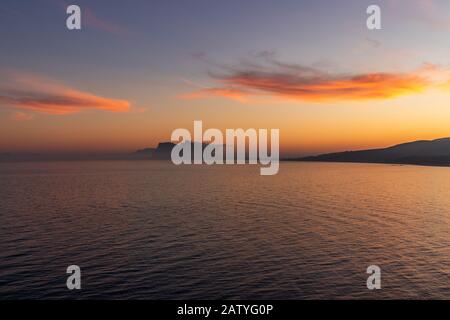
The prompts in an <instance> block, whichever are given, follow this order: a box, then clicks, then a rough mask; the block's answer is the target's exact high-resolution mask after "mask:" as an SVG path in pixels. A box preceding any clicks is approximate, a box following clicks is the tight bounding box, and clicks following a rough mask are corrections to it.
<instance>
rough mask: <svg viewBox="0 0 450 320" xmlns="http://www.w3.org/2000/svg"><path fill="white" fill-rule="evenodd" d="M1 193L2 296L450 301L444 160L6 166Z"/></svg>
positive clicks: (0, 172)
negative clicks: (371, 279)
mask: <svg viewBox="0 0 450 320" xmlns="http://www.w3.org/2000/svg"><path fill="white" fill-rule="evenodd" d="M0 194H1V202H0V221H1V223H0V299H13V298H21V299H24V298H33V299H35V298H120V299H129V298H139V299H175V298H176V299H189V298H194V299H197V298H198V299H201V298H203V299H205V298H208V299H216V298H225V299H232V298H235V299H241V298H245V299H253V298H256V299H315V298H331V299H334V298H363V299H367V298H377V299H378V298H450V285H449V283H450V237H449V235H450V233H449V231H450V168H437V167H418V166H392V165H371V164H324V163H282V164H281V168H280V172H279V174H278V175H276V176H270V177H267V176H266V177H265V176H260V175H259V167H258V166H216V167H207V166H182V167H175V166H173V165H172V164H170V163H166V162H145V161H130V162H127V161H111V162H53V163H50V162H49V163H16V164H13V163H2V164H1V165H0ZM71 264H77V265H79V266H80V267H81V269H82V288H83V289H82V290H81V291H77V292H75V291H68V290H67V288H66V286H65V282H66V276H67V275H66V273H65V271H66V268H67V266H69V265H71ZM372 264H376V265H379V266H380V267H381V269H382V287H383V289H382V290H379V291H369V290H367V288H366V279H367V276H368V275H367V274H366V273H365V272H366V268H367V266H369V265H372Z"/></svg>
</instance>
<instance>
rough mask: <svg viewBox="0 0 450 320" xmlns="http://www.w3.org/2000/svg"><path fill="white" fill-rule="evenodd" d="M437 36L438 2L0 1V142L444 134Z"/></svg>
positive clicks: (93, 143)
mask: <svg viewBox="0 0 450 320" xmlns="http://www.w3.org/2000/svg"><path fill="white" fill-rule="evenodd" d="M69 4H77V5H79V6H80V7H81V9H82V30H78V31H69V30H67V28H66V22H65V21H66V18H67V14H66V7H67V6H68V5H69ZM370 4H378V5H379V6H380V7H381V9H382V28H383V29H382V30H374V31H370V30H368V29H367V27H366V18H367V14H366V8H367V7H368V6H369V5H370ZM449 38H450V1H448V0H434V1H433V0H383V1H382V0H369V1H366V0H341V1H329V0H308V1H306V0H304V1H302V0H282V1H280V0H271V1H268V0H245V1H242V0H240V1H237V0H178V1H175V0H170V1H167V0H160V1H156V0H155V1H148V0H132V1H111V0H95V1H94V0H90V1H82V0H77V1H72V2H70V3H69V2H64V1H59V0H41V1H34V0H23V1H17V0H3V1H2V2H1V4H0V40H1V41H0V152H116V151H120V152H129V151H133V150H136V149H140V148H144V147H153V146H155V145H156V144H157V143H158V142H160V141H168V140H170V134H171V132H172V131H173V130H174V129H176V128H188V129H191V130H192V126H193V121H194V120H202V121H203V126H204V127H205V128H210V127H214V128H220V129H225V128H244V129H247V128H267V129H271V128H277V129H280V145H281V152H282V154H286V155H291V154H292V155H306V154H314V153H322V152H331V151H340V150H348V149H363V148H372V147H383V146H388V145H393V144H397V143H401V142H406V141H412V140H418V139H434V138H441V137H449V136H450V42H449V41H448V39H449Z"/></svg>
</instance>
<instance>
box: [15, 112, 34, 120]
mask: <svg viewBox="0 0 450 320" xmlns="http://www.w3.org/2000/svg"><path fill="white" fill-rule="evenodd" d="M11 119H12V120H14V121H29V120H31V119H33V115H32V114H29V113H24V112H14V113H12V114H11Z"/></svg>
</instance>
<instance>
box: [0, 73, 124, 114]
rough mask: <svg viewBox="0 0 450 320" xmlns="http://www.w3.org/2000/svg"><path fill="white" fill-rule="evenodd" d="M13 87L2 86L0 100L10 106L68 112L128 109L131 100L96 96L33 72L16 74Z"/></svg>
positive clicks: (44, 111)
mask: <svg viewBox="0 0 450 320" xmlns="http://www.w3.org/2000/svg"><path fill="white" fill-rule="evenodd" d="M8 80H9V82H10V83H13V86H11V85H9V86H8V87H6V88H5V87H3V88H0V102H1V103H3V104H5V105H6V106H7V107H10V108H18V109H22V110H31V111H36V112H40V113H46V114H53V115H65V114H71V113H77V112H81V111H84V110H104V111H111V112H125V111H128V110H129V108H130V103H129V102H128V101H125V100H117V99H110V98H104V97H100V96H96V95H94V94H91V93H87V92H82V91H79V90H77V89H74V88H70V87H68V86H65V85H63V84H61V83H58V82H54V81H51V80H48V79H43V78H40V77H37V76H34V75H28V74H18V73H15V74H13V75H12V76H11V79H8Z"/></svg>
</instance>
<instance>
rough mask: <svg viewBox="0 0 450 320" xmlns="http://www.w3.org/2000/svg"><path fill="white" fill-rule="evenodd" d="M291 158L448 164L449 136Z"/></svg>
mask: <svg viewBox="0 0 450 320" xmlns="http://www.w3.org/2000/svg"><path fill="white" fill-rule="evenodd" d="M293 160H297V161H326V162H367V163H398V164H419V165H440V166H450V138H443V139H437V140H432V141H427V140H421V141H415V142H409V143H403V144H399V145H396V146H393V147H389V148H384V149H371V150H361V151H346V152H338V153H328V154H322V155H318V156H312V157H305V158H299V159H293Z"/></svg>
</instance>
